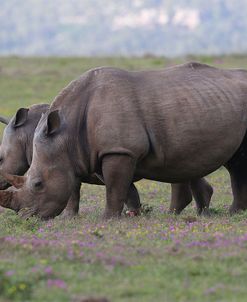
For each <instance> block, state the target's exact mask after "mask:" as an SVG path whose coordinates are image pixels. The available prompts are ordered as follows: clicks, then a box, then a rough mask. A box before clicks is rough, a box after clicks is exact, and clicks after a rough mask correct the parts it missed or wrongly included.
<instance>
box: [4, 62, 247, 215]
mask: <svg viewBox="0 0 247 302" xmlns="http://www.w3.org/2000/svg"><path fill="white" fill-rule="evenodd" d="M246 79H247V72H246V71H244V70H222V69H217V68H214V67H210V66H208V65H204V64H199V63H187V64H184V65H179V66H176V67H172V68H168V69H165V70H159V71H139V72H128V71H125V70H121V69H116V68H106V67H105V68H97V69H93V70H90V71H88V72H86V73H84V74H83V75H82V76H81V77H80V78H79V79H77V80H75V81H73V82H71V83H70V84H69V85H68V86H67V87H66V88H65V89H63V90H62V92H61V93H60V94H59V95H58V96H57V97H56V98H55V100H54V101H53V103H52V104H51V106H50V109H49V111H48V112H47V113H45V114H44V115H43V117H42V118H41V119H40V121H39V124H38V126H37V128H36V130H35V135H34V142H33V160H32V164H31V167H30V169H29V170H28V172H27V175H26V176H25V177H18V176H13V175H5V177H7V179H8V181H9V182H11V183H12V184H13V185H15V186H16V187H19V189H18V188H17V189H15V190H13V189H11V190H10V189H9V190H8V191H4V192H1V195H0V197H1V201H0V204H1V205H2V206H5V207H9V208H12V209H14V210H20V209H23V208H26V210H25V211H24V216H26V217H28V216H30V215H34V214H37V215H39V216H41V217H42V218H44V219H46V218H51V217H54V216H56V215H59V214H60V213H61V212H62V211H63V209H64V208H65V207H66V205H67V201H68V198H69V196H70V195H71V194H72V192H74V190H75V189H76V187H77V186H78V184H79V183H80V182H81V181H85V182H86V181H87V180H88V178H89V177H90V175H91V174H92V173H97V174H99V175H100V176H101V177H102V179H103V181H104V183H105V186H106V200H107V202H106V209H105V217H106V218H109V217H113V216H119V215H120V214H121V212H122V209H123V205H124V202H125V201H126V199H127V196H128V191H129V188H130V186H131V184H132V182H133V181H136V180H139V179H141V178H146V179H151V180H157V181H162V182H170V183H178V182H188V181H194V180H196V179H198V178H201V177H203V176H205V175H207V174H209V173H211V172H213V171H215V170H216V169H218V168H219V167H221V166H222V165H225V166H226V167H227V169H228V170H229V172H230V175H231V179H232V188H233V194H234V202H233V204H232V206H231V211H232V212H233V211H237V210H240V209H246V208H247V202H246V195H245V194H244V192H245V189H247V184H246V182H245V174H246V173H247V172H245V170H246V169H245V162H246V158H245V153H244V152H243V151H239V150H245V148H246V145H245V139H244V138H245V133H246V128H247V100H246V95H247V83H246Z"/></svg>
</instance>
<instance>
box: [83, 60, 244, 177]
mask: <svg viewBox="0 0 247 302" xmlns="http://www.w3.org/2000/svg"><path fill="white" fill-rule="evenodd" d="M245 82H246V72H242V71H237V70H236V71H235V70H220V69H216V68H213V67H210V66H207V65H201V64H198V63H188V64H185V65H181V66H177V67H174V68H170V69H166V70H161V71H145V72H126V71H121V70H111V69H108V70H106V71H104V72H102V73H101V76H99V74H98V79H97V81H96V83H95V86H94V93H93V95H92V96H91V99H90V103H89V109H88V112H87V118H88V131H89V135H88V137H89V143H90V146H91V150H92V152H91V154H92V157H93V159H94V160H95V158H97V157H100V156H102V155H104V154H107V153H111V152H126V153H130V154H132V155H134V156H135V157H136V158H137V160H138V161H139V167H140V168H139V172H137V173H139V174H140V176H144V174H145V175H146V173H147V172H146V171H148V174H150V175H148V176H149V177H150V178H154V177H153V175H155V177H157V175H158V174H159V171H160V170H162V172H160V173H161V174H163V171H164V168H165V171H166V173H167V176H166V175H160V179H161V180H163V177H165V178H166V177H168V179H167V181H168V180H169V181H172V180H173V178H174V179H176V181H177V178H178V171H179V173H180V175H181V180H182V179H186V178H187V177H192V176H193V175H194V173H195V174H198V166H200V169H201V171H200V172H199V174H201V175H205V174H208V173H209V172H211V171H213V170H215V169H217V168H218V167H219V166H221V165H222V164H224V163H225V162H226V161H227V160H228V159H229V158H230V157H231V156H232V155H233V154H234V152H235V151H236V150H237V148H238V147H239V145H240V144H241V142H242V139H243V137H244V134H245V132H246V125H247V110H246V95H247V85H246V83H245Z"/></svg>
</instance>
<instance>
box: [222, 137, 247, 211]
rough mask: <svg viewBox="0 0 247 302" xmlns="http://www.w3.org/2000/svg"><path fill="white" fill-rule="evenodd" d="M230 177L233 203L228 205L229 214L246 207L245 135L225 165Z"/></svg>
mask: <svg viewBox="0 0 247 302" xmlns="http://www.w3.org/2000/svg"><path fill="white" fill-rule="evenodd" d="M225 167H226V168H227V170H228V172H229V174H230V178H231V186H232V193H233V203H232V205H231V207H230V214H234V213H236V212H239V211H242V210H246V209H247V135H246V134H245V137H244V140H243V142H242V144H241V146H240V147H239V149H238V150H237V152H236V153H235V154H234V156H233V157H232V158H231V159H230V160H229V162H228V163H227V164H226V165H225Z"/></svg>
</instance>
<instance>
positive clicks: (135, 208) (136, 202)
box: [125, 183, 141, 215]
mask: <svg viewBox="0 0 247 302" xmlns="http://www.w3.org/2000/svg"><path fill="white" fill-rule="evenodd" d="M125 204H126V206H127V207H128V210H129V211H131V212H133V213H134V214H135V215H138V214H140V209H141V202H140V196H139V193H138V191H137V188H136V187H135V185H134V184H133V183H132V184H131V185H130V187H129V192H128V198H127V201H126V203H125Z"/></svg>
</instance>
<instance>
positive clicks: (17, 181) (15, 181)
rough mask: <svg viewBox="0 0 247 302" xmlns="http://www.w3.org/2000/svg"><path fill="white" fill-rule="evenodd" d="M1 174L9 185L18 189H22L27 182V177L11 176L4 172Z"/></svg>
mask: <svg viewBox="0 0 247 302" xmlns="http://www.w3.org/2000/svg"><path fill="white" fill-rule="evenodd" d="M0 174H1V175H2V177H3V178H4V179H5V180H6V181H7V182H8V183H10V184H11V185H12V186H14V187H15V188H16V189H20V188H21V187H22V186H23V185H24V183H25V181H26V176H18V175H11V174H8V173H5V172H2V171H1V172H0Z"/></svg>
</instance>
